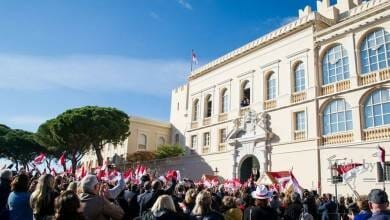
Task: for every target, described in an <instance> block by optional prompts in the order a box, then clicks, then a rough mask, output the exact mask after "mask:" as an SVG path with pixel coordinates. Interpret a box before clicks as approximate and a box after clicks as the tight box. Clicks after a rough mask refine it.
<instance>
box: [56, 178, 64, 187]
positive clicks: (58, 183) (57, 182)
mask: <svg viewBox="0 0 390 220" xmlns="http://www.w3.org/2000/svg"><path fill="white" fill-rule="evenodd" d="M61 184H62V176H56V177H55V185H56V186H58V187H59V186H60V185H61Z"/></svg>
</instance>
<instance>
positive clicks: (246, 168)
mask: <svg viewBox="0 0 390 220" xmlns="http://www.w3.org/2000/svg"><path fill="white" fill-rule="evenodd" d="M259 169H260V164H259V160H258V159H257V158H256V157H255V156H253V155H250V156H248V157H246V158H245V159H244V160H243V161H242V162H241V165H240V181H247V180H248V179H249V177H251V175H252V174H254V175H253V177H254V178H255V180H256V179H257V178H258V177H259Z"/></svg>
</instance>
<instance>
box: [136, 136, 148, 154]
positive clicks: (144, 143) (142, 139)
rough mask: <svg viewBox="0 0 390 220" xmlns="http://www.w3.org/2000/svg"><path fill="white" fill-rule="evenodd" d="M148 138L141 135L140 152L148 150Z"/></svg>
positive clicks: (139, 139) (139, 140) (139, 141)
mask: <svg viewBox="0 0 390 220" xmlns="http://www.w3.org/2000/svg"><path fill="white" fill-rule="evenodd" d="M147 141H148V138H147V137H146V135H145V134H140V135H139V137H138V149H140V150H146V144H147Z"/></svg>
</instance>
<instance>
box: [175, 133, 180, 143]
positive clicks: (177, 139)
mask: <svg viewBox="0 0 390 220" xmlns="http://www.w3.org/2000/svg"><path fill="white" fill-rule="evenodd" d="M179 143H180V136H179V134H175V144H179Z"/></svg>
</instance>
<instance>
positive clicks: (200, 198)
mask: <svg viewBox="0 0 390 220" xmlns="http://www.w3.org/2000/svg"><path fill="white" fill-rule="evenodd" d="M191 219H194V220H206V219H207V220H223V219H224V218H223V216H222V215H221V214H220V213H218V212H216V211H214V210H213V209H212V208H211V194H210V192H208V191H206V190H202V191H200V192H199V193H198V195H197V196H196V199H195V206H194V209H193V210H192V212H191Z"/></svg>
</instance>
